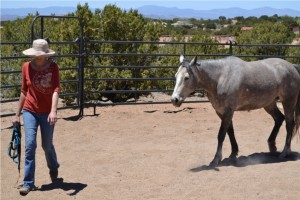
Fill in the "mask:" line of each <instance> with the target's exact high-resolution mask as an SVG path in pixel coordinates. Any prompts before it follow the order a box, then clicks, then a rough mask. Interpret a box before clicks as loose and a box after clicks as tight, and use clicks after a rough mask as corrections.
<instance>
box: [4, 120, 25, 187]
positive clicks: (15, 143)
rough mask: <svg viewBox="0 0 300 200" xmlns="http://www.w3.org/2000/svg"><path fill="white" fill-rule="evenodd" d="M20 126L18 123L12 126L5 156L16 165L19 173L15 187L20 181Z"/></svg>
mask: <svg viewBox="0 0 300 200" xmlns="http://www.w3.org/2000/svg"><path fill="white" fill-rule="evenodd" d="M21 137H22V135H21V125H20V123H16V124H15V125H14V126H13V133H12V136H11V141H10V143H9V145H8V149H7V155H8V156H9V157H10V158H11V159H12V160H13V161H14V162H15V163H17V164H18V172H19V177H18V180H17V182H16V185H17V184H18V182H19V179H20V169H21V167H20V165H21Z"/></svg>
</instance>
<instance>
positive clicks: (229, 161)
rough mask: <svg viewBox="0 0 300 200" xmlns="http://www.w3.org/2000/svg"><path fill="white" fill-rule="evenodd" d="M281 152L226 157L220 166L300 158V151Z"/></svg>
mask: <svg viewBox="0 0 300 200" xmlns="http://www.w3.org/2000/svg"><path fill="white" fill-rule="evenodd" d="M279 154H280V153H279V152H276V153H270V152H261V153H254V154H251V155H248V156H240V157H238V158H225V159H223V160H222V161H221V162H220V163H219V165H218V167H226V166H234V167H247V166H249V165H259V164H271V163H281V162H288V161H297V160H300V153H298V152H292V153H291V154H290V155H289V156H287V157H285V158H279ZM212 169H213V170H217V171H218V170H219V169H218V168H212V167H210V166H208V165H202V166H199V167H196V168H192V169H190V171H192V172H200V171H204V170H212Z"/></svg>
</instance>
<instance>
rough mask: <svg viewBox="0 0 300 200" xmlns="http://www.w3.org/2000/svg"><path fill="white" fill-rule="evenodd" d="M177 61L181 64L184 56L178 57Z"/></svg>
mask: <svg viewBox="0 0 300 200" xmlns="http://www.w3.org/2000/svg"><path fill="white" fill-rule="evenodd" d="M179 61H180V63H182V62H183V61H184V56H183V55H180V58H179Z"/></svg>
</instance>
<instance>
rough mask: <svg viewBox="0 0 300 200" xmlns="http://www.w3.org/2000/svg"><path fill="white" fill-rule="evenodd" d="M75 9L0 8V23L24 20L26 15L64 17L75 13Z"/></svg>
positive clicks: (56, 7) (57, 7)
mask: <svg viewBox="0 0 300 200" xmlns="http://www.w3.org/2000/svg"><path fill="white" fill-rule="evenodd" d="M75 11H76V8H75V7H59V6H55V7H47V8H2V9H1V21H7V20H15V19H17V18H24V17H26V16H27V15H28V14H35V13H36V12H39V14H40V15H51V14H55V15H66V14H68V13H71V12H75Z"/></svg>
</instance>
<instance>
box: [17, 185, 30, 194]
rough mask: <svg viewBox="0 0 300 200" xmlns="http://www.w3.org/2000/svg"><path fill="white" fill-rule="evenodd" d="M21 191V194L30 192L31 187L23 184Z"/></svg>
mask: <svg viewBox="0 0 300 200" xmlns="http://www.w3.org/2000/svg"><path fill="white" fill-rule="evenodd" d="M19 192H20V195H27V194H28V193H29V192H30V188H29V187H25V186H22V187H21V188H20V189H19Z"/></svg>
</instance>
